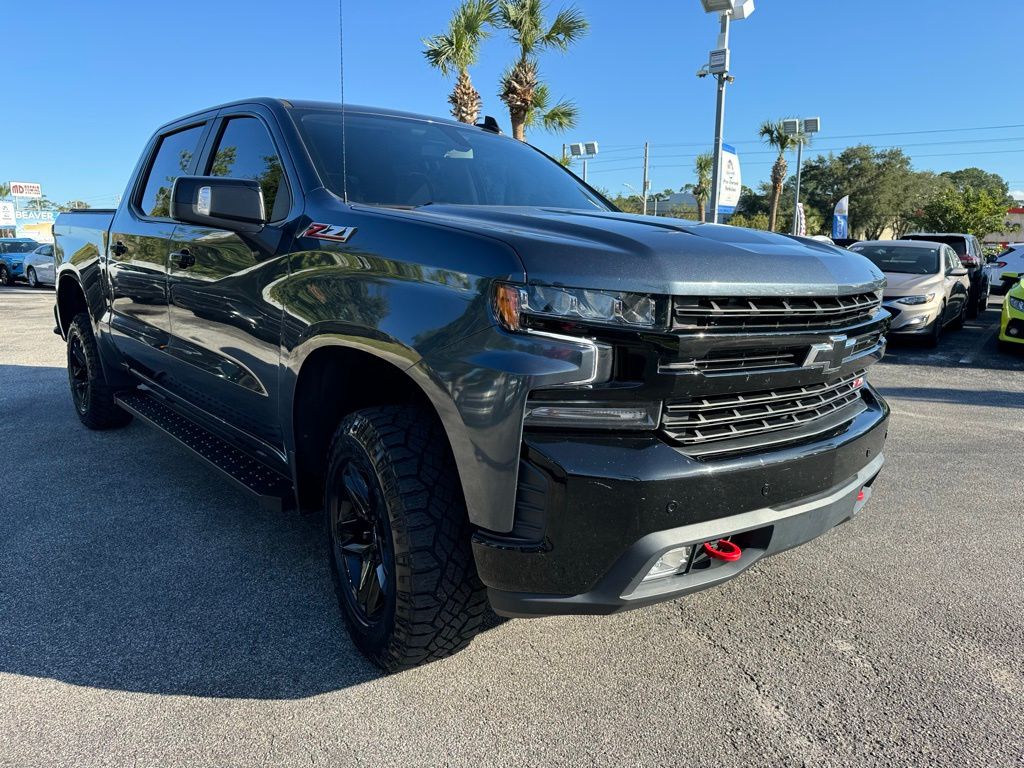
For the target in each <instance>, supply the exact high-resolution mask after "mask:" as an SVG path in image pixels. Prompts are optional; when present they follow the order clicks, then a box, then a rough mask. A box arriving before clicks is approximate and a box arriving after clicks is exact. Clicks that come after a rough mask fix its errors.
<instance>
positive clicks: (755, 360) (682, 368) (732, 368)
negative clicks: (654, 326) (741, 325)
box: [658, 330, 882, 376]
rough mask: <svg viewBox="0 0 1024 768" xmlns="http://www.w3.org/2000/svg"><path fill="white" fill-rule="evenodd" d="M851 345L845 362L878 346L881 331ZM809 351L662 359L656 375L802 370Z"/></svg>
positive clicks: (760, 349) (805, 348) (806, 348)
mask: <svg viewBox="0 0 1024 768" xmlns="http://www.w3.org/2000/svg"><path fill="white" fill-rule="evenodd" d="M853 341H854V344H853V347H851V348H850V349H849V351H848V353H847V360H849V359H850V358H852V357H855V356H857V355H859V354H861V353H862V352H867V351H869V350H872V349H874V348H875V347H877V346H878V345H879V344H880V343H881V342H882V331H880V330H879V331H872V332H870V333H863V334H861V335H860V336H855V337H854V338H853ZM809 350H810V346H799V347H780V348H779V349H765V348H764V346H763V345H762V346H759V347H754V348H751V349H738V350H720V351H719V350H715V351H712V352H709V353H708V354H706V355H705V356H704V357H702V358H689V359H671V358H663V359H662V360H661V362H660V363H659V365H658V371H659V372H660V373H675V374H680V373H687V372H692V371H699V372H700V373H703V374H704V375H706V376H715V375H722V374H731V373H757V372H765V371H779V370H786V369H790V368H799V367H800V366H802V365H803V364H804V360H806V359H807V353H808V351H809Z"/></svg>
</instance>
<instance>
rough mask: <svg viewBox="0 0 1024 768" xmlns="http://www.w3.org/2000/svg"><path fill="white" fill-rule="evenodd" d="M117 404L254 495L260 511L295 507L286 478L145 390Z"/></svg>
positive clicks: (125, 396)
mask: <svg viewBox="0 0 1024 768" xmlns="http://www.w3.org/2000/svg"><path fill="white" fill-rule="evenodd" d="M114 401H115V402H116V403H117V404H118V405H119V406H121V407H122V408H124V409H125V410H126V411H128V413H130V414H132V415H133V416H135V417H136V418H138V419H140V420H141V421H144V422H146V423H147V424H149V425H150V426H153V427H156V428H157V429H158V430H160V431H161V432H163V433H165V434H167V435H169V436H170V437H172V438H173V439H174V440H175V441H176V442H178V443H179V444H180V445H182V446H184V447H185V448H187V449H188V450H189V451H191V452H192V453H194V454H195V455H196V456H198V457H199V458H200V459H202V460H203V461H205V462H206V463H207V464H208V465H209V466H211V467H213V468H214V469H216V470H219V471H220V472H221V473H222V474H223V475H225V476H226V477H227V478H228V479H229V480H231V481H233V482H234V483H235V484H236V485H237V486H239V487H240V488H242V490H245V491H248V492H249V493H251V494H253V495H254V496H255V497H256V498H257V500H258V501H259V504H260V507H261V508H263V509H266V510H268V511H277V510H282V509H286V508H289V507H292V506H294V501H293V500H294V493H293V492H292V483H291V481H290V480H289V479H288V478H287V477H285V476H284V475H283V474H281V473H280V472H278V471H276V470H274V469H271V468H270V467H268V466H267V465H266V464H264V463H263V462H261V461H259V460H258V459H255V458H253V457H252V456H250V455H249V454H248V453H245V452H244V451H242V450H240V449H239V448H236V447H235V446H233V445H232V444H231V443H229V442H228V441H227V440H224V439H223V438H222V437H220V436H218V435H216V434H215V433H213V432H211V431H210V430H208V429H206V428H205V427H203V426H201V425H199V424H197V423H196V422H194V421H192V420H191V419H189V418H188V417H187V416H185V415H183V414H182V413H180V412H179V411H177V410H175V409H174V408H172V407H171V406H170V405H168V404H166V403H165V402H163V401H162V400H160V399H159V398H157V397H156V396H154V395H152V394H149V393H147V392H146V391H145V390H133V391H130V392H121V393H118V394H116V395H114Z"/></svg>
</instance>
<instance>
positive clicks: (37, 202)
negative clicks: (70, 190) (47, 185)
mask: <svg viewBox="0 0 1024 768" xmlns="http://www.w3.org/2000/svg"><path fill="white" fill-rule="evenodd" d="M56 207H57V206H56V205H54V204H53V201H52V200H50V199H49V198H48V197H46V196H45V195H43V196H42V197H36V198H32V199H31V200H29V201H28V202H26V203H25V210H27V211H52V210H53V209H54V208H56Z"/></svg>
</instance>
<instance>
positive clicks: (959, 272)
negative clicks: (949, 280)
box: [949, 267, 969, 277]
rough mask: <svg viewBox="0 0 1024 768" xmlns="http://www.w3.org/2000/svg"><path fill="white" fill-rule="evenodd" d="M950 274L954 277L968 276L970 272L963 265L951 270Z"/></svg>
mask: <svg viewBox="0 0 1024 768" xmlns="http://www.w3.org/2000/svg"><path fill="white" fill-rule="evenodd" d="M949 274H950V275H952V276H953V277H967V275H968V274H969V273H968V272H967V270H966V269H964V268H963V267H957V268H956V269H951V270H949Z"/></svg>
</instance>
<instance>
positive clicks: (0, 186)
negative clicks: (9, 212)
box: [0, 181, 11, 199]
mask: <svg viewBox="0 0 1024 768" xmlns="http://www.w3.org/2000/svg"><path fill="white" fill-rule="evenodd" d="M10 194H11V185H10V184H8V183H7V182H6V181H0V199H2V198H5V197H7V196H8V195H10Z"/></svg>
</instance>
